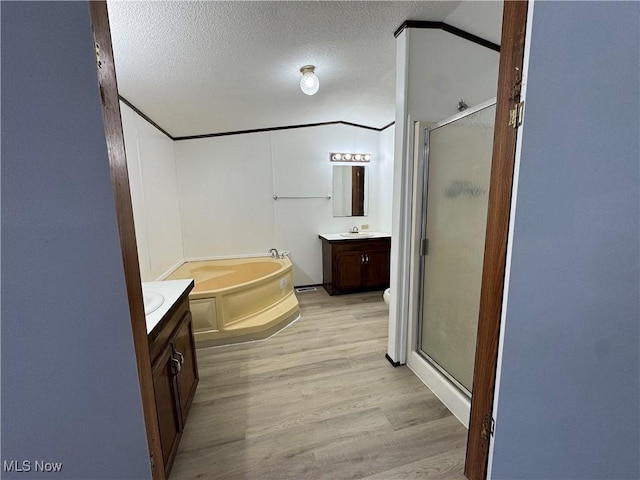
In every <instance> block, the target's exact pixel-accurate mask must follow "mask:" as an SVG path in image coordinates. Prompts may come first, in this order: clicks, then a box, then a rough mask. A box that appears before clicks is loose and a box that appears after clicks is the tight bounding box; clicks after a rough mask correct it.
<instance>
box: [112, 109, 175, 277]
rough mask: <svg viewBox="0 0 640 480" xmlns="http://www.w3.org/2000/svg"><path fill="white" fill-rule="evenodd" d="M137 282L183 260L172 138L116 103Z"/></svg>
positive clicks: (158, 275) (164, 271)
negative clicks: (130, 205)
mask: <svg viewBox="0 0 640 480" xmlns="http://www.w3.org/2000/svg"><path fill="white" fill-rule="evenodd" d="M120 110H121V112H122V128H123V130H124V140H125V149H126V153H127V167H128V169H129V183H130V187H131V201H132V203H133V214H134V218H135V226H136V241H137V245H138V260H139V262H140V276H141V278H142V281H153V280H156V279H158V277H160V276H162V275H163V274H164V273H166V272H167V271H169V270H171V269H172V268H173V267H175V266H176V265H177V264H179V263H181V262H182V260H183V252H182V232H181V223H180V211H179V203H178V187H177V180H176V166H175V158H174V152H173V144H174V142H173V140H171V139H170V138H168V137H167V136H166V135H165V134H163V133H162V132H160V131H159V130H158V129H157V128H155V127H154V126H152V125H151V124H150V123H149V122H147V121H146V120H145V119H143V118H142V117H141V116H140V115H138V114H137V113H135V112H134V111H133V110H132V109H131V108H129V107H128V106H127V105H125V104H124V103H122V102H120Z"/></svg>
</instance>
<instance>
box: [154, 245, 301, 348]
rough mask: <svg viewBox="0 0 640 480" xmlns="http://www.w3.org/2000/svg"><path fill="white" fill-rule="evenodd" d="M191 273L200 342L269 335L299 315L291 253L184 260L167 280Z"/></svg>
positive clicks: (192, 303)
mask: <svg viewBox="0 0 640 480" xmlns="http://www.w3.org/2000/svg"><path fill="white" fill-rule="evenodd" d="M184 278H193V279H194V281H195V286H194V288H193V290H192V291H191V293H190V294H189V304H190V306H191V315H192V317H193V332H194V336H195V341H196V344H197V346H198V347H207V346H215V345H227V344H231V343H239V342H246V341H251V340H260V339H264V338H267V337H269V336H271V335H273V334H274V333H276V332H278V331H279V330H281V329H282V328H284V327H285V326H287V325H288V324H289V323H291V322H292V321H293V320H295V319H297V318H298V311H299V308H298V299H297V298H296V296H295V293H294V291H293V273H292V266H291V261H290V260H289V259H288V258H283V259H279V258H270V257H255V258H236V259H225V260H206V261H197V262H186V263H184V264H182V265H181V266H180V267H178V269H177V270H175V271H174V272H173V273H172V274H171V275H169V276H168V277H167V280H178V279H184Z"/></svg>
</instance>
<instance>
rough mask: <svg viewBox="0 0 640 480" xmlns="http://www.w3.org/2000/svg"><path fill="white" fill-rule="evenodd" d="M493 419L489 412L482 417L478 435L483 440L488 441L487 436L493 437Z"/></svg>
mask: <svg viewBox="0 0 640 480" xmlns="http://www.w3.org/2000/svg"><path fill="white" fill-rule="evenodd" d="M494 426H495V421H494V420H493V417H492V416H491V414H490V413H487V414H485V415H484V417H482V430H481V431H480V437H481V438H482V439H483V440H484V441H485V442H488V441H489V437H490V436H491V437H493V427H494Z"/></svg>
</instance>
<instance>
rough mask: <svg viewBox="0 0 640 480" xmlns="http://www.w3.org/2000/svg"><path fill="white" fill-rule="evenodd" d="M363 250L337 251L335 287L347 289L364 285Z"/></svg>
mask: <svg viewBox="0 0 640 480" xmlns="http://www.w3.org/2000/svg"><path fill="white" fill-rule="evenodd" d="M362 258H363V256H362V252H338V253H336V265H335V270H334V276H333V278H334V288H335V289H336V290H347V289H353V288H359V287H360V286H362V265H363V263H362Z"/></svg>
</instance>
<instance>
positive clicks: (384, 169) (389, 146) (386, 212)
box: [373, 126, 395, 233]
mask: <svg viewBox="0 0 640 480" xmlns="http://www.w3.org/2000/svg"><path fill="white" fill-rule="evenodd" d="M378 138H379V144H378V158H379V160H378V198H377V199H376V198H374V199H373V201H377V202H378V224H379V225H380V227H379V230H380V231H381V232H385V233H391V209H392V204H393V201H392V200H393V158H394V143H393V142H394V138H395V127H393V126H391V127H388V128H386V129H385V130H383V131H382V132H380V135H379V137H378Z"/></svg>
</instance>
